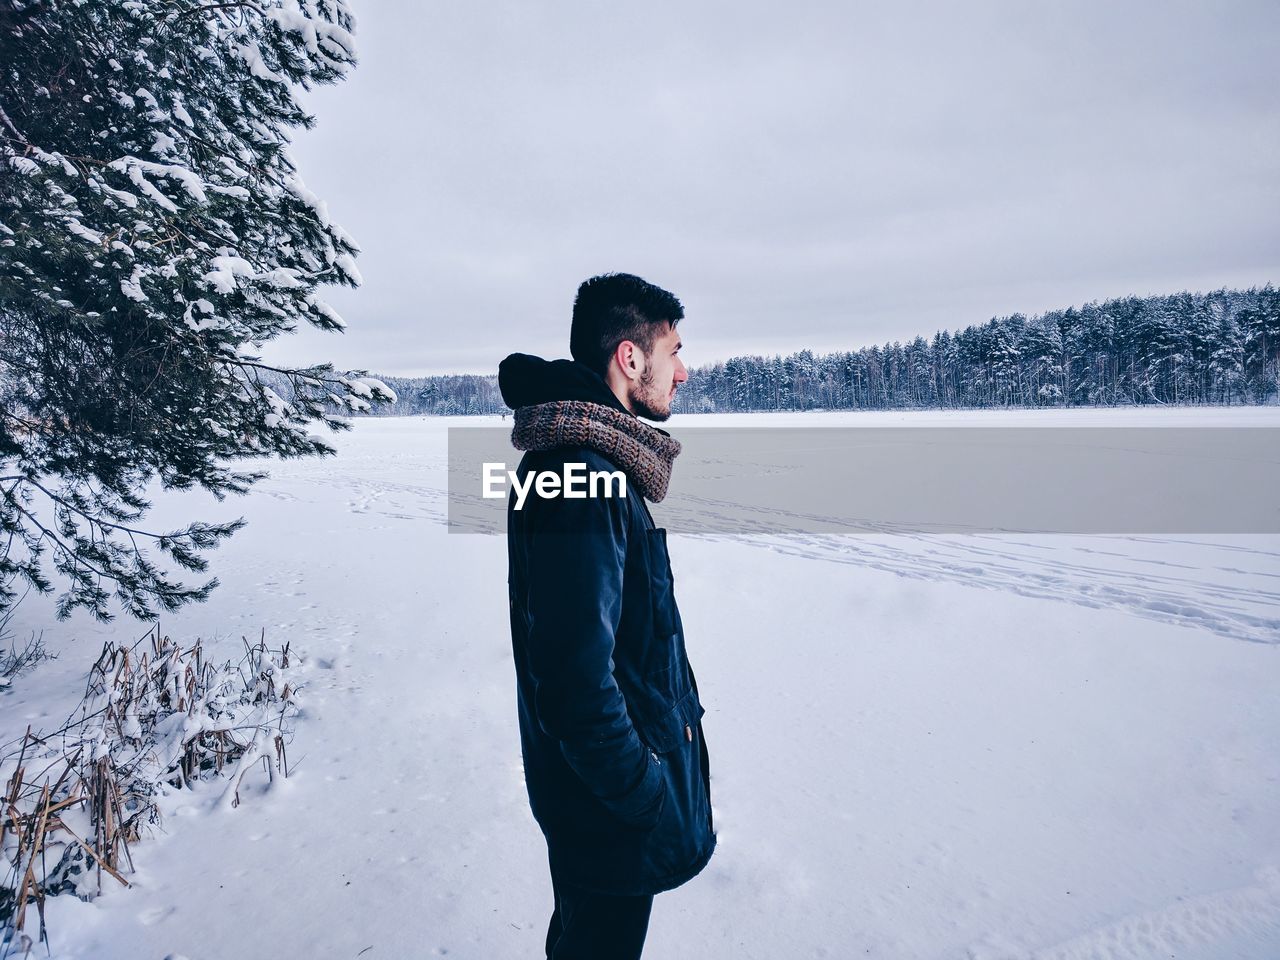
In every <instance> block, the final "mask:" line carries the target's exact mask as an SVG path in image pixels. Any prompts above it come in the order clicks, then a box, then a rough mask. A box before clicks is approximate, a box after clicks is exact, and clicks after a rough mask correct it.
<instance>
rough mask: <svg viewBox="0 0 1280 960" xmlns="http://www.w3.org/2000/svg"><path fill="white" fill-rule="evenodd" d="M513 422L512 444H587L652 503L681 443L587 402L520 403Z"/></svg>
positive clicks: (658, 497) (657, 499) (540, 447)
mask: <svg viewBox="0 0 1280 960" xmlns="http://www.w3.org/2000/svg"><path fill="white" fill-rule="evenodd" d="M515 421H516V425H515V428H514V429H513V430H512V431H511V444H512V446H514V447H515V448H516V449H517V450H552V449H555V448H556V447H590V448H591V449H592V450H595V451H596V452H597V453H600V454H602V455H604V456H606V457H608V458H609V459H610V460H612V461H613V462H614V463H616V464H617V465H618V466H619V467H621V468H622V469H623V471H624V472H625V473H626V474H627V476H628V477H630V478H631V482H632V483H635V484H637V485H638V486H639V487H640V492H641V493H643V494H644V496H645V497H647V498H648V499H649V500H651V501H652V502H654V503H659V502H661V501H662V498H663V497H665V496H666V495H667V482H668V481H669V480H670V479H671V462H672V461H673V460H675V458H676V455H677V454H679V453H680V442H679V441H678V440H676V439H675V438H674V437H671V436H670V435H668V434H666V433H664V432H663V431H661V430H658V429H656V428H654V427H651V426H649V425H648V424H646V423H641V422H640V421H639V420H638V419H636V418H635V417H634V416H632V415H631V414H629V413H623V412H622V411H621V410H615V409H614V408H613V407H607V406H605V405H604V404H602V403H591V402H589V401H586V400H557V401H555V402H554V403H538V404H534V405H533V406H529V407H520V408H518V409H517V410H516V415H515Z"/></svg>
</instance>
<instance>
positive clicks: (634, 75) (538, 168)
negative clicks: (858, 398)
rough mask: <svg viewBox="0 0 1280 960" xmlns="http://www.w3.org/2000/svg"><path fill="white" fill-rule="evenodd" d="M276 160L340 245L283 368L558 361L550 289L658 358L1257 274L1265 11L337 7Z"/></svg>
mask: <svg viewBox="0 0 1280 960" xmlns="http://www.w3.org/2000/svg"><path fill="white" fill-rule="evenodd" d="M351 5H352V8H353V9H354V11H355V14H356V16H357V18H358V25H357V32H356V38H357V42H358V45H359V50H360V57H361V63H360V66H359V67H358V68H357V69H356V71H355V72H354V73H353V74H352V75H351V77H350V78H349V79H348V80H347V81H345V82H344V83H342V84H339V85H338V86H335V87H329V88H324V89H322V90H318V91H315V92H313V93H312V94H310V95H309V96H308V103H309V105H310V107H311V109H312V110H313V111H314V112H315V114H316V116H317V119H318V126H317V127H316V129H315V130H313V131H310V132H300V133H299V135H298V137H297V140H296V144H295V147H294V156H295V159H296V160H297V162H298V165H299V167H300V172H301V174H302V176H303V178H304V179H305V180H306V182H307V184H308V185H309V186H310V187H311V188H312V189H313V190H314V191H315V192H316V193H318V194H319V195H320V196H321V197H323V198H325V199H326V201H327V202H328V205H329V209H330V212H331V213H332V214H333V216H334V218H335V219H336V220H337V221H338V222H339V223H341V224H342V225H343V226H344V227H345V228H346V229H347V230H348V231H349V232H350V233H352V234H353V235H354V236H355V238H356V240H357V241H358V242H359V243H360V245H361V247H362V249H363V253H362V255H361V256H360V258H359V260H358V265H359V267H360V270H361V272H362V273H363V274H364V278H365V284H364V285H363V286H362V287H361V288H359V289H357V290H331V291H329V294H328V297H327V299H328V300H329V301H330V302H331V303H332V304H333V305H334V306H335V307H336V308H337V309H338V310H339V312H340V313H341V314H342V315H343V316H344V317H345V318H346V320H347V322H348V324H349V329H348V330H347V332H346V333H345V334H342V335H340V336H339V335H334V334H321V333H318V332H315V331H306V332H304V333H301V334H299V335H296V336H294V337H290V338H288V339H286V340H284V341H278V342H277V343H275V344H272V345H270V346H269V347H268V348H267V350H266V351H265V356H266V357H267V358H269V359H272V360H278V361H284V362H289V363H304V362H317V361H320V360H331V361H333V362H334V363H335V364H336V365H337V366H339V367H343V368H352V367H361V368H365V369H368V370H370V371H372V372H375V373H384V374H398V375H420V374H427V373H445V372H473V373H491V372H494V371H495V370H496V368H497V364H498V361H499V360H500V359H501V358H502V357H503V356H505V355H506V354H508V353H510V352H512V351H517V350H519V351H523V352H529V353H537V354H540V355H543V356H549V357H550V356H567V355H568V338H569V313H570V309H571V305H572V301H573V295H574V292H575V290H576V289H577V286H578V284H579V283H580V282H581V281H582V280H584V279H586V278H587V277H588V276H591V275H593V274H596V273H602V272H605V271H615V270H616V271H626V272H630V273H638V274H640V275H641V276H643V277H645V278H646V279H647V280H650V281H652V282H654V283H657V284H659V285H660V286H664V287H666V288H668V289H669V290H671V291H673V292H674V293H675V294H676V295H677V296H679V297H680V298H681V299H682V300H683V301H684V304H685V311H686V317H687V318H686V320H685V321H684V322H683V323H682V324H681V334H682V339H683V341H684V343H685V349H684V351H683V352H682V355H683V356H684V357H685V360H686V362H688V363H690V364H691V365H697V364H701V363H705V362H711V361H715V360H722V359H725V358H726V357H729V356H732V355H735V354H743V353H774V352H780V353H787V352H791V351H793V350H799V349H802V348H804V347H810V348H813V349H816V350H833V349H846V348H856V347H860V346H863V345H866V344H869V343H873V342H884V341H886V340H890V339H905V338H910V337H912V336H914V335H915V334H917V333H920V334H924V335H926V336H927V335H931V334H932V333H933V332H934V330H936V329H938V328H940V327H947V328H950V329H956V328H959V327H964V326H966V325H968V324H971V323H980V322H982V321H984V320H986V319H988V318H989V317H991V316H993V315H1003V314H1007V313H1012V312H1015V311H1022V312H1025V313H1034V312H1039V311H1042V310H1045V309H1050V308H1054V307H1065V306H1069V305H1071V304H1079V303H1083V302H1085V301H1088V300H1093V299H1102V298H1105V297H1108V296H1118V295H1123V294H1127V293H1137V294H1148V293H1166V292H1173V291H1176V290H1180V289H1184V288H1185V289H1209V288H1213V287H1217V286H1221V285H1232V286H1248V285H1251V284H1258V285H1260V284H1263V283H1265V282H1267V281H1272V282H1280V227H1278V226H1277V224H1280V95H1277V93H1276V91H1277V90H1280V56H1278V55H1277V52H1276V50H1277V47H1276V40H1277V38H1278V37H1280V4H1276V3H1274V2H1254V3H1245V2H1240V3H1236V2H1221V3H1203V2H1196V3H1185V2H1146V0H1144V2H1138V3H1126V4H1117V3H1110V2H1108V3H1093V2H1090V3H1079V2H1073V3H1052V4H1049V3H1043V4H1041V3H1026V2H1025V0H1023V2H1018V3H967V4H956V3H951V2H941V3H895V4H888V3H886V4H862V3H853V2H829V3H814V2H804V0H800V2H789V3H786V4H777V3H763V2H758V0H733V2H685V3H683V4H679V3H668V2H656V3H655V2H650V3H646V4H643V5H640V4H637V5H631V6H623V5H619V4H603V3H582V2H578V0H573V2H568V0H558V2H556V3H554V4H551V3H547V4H531V3H527V2H525V3H484V2H474V3H418V2H411V0H351Z"/></svg>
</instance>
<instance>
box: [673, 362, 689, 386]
mask: <svg viewBox="0 0 1280 960" xmlns="http://www.w3.org/2000/svg"><path fill="white" fill-rule="evenodd" d="M688 379H689V371H688V370H686V369H685V367H684V361H683V360H681V359H680V358H679V357H676V383H684V382H685V381H686V380H688Z"/></svg>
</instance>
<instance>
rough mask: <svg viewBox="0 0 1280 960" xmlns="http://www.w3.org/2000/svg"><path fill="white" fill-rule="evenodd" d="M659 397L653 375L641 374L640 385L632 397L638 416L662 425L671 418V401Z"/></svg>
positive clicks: (649, 372) (649, 373)
mask: <svg viewBox="0 0 1280 960" xmlns="http://www.w3.org/2000/svg"><path fill="white" fill-rule="evenodd" d="M663 401H664V398H662V397H659V396H658V394H657V391H656V390H655V389H654V387H653V373H652V372H651V371H650V370H647V369H646V370H645V372H644V373H642V374H640V385H639V387H638V388H637V389H636V391H635V393H633V394H632V395H631V405H632V406H633V407H635V411H636V416H638V417H644V418H645V419H646V420H653V421H656V422H658V423H662V422H663V421H664V420H667V419H669V418H670V416H671V400H670V398H666V401H665V403H664V402H663Z"/></svg>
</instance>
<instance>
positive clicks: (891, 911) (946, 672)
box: [0, 408, 1280, 960]
mask: <svg viewBox="0 0 1280 960" xmlns="http://www.w3.org/2000/svg"><path fill="white" fill-rule="evenodd" d="M494 422H496V421H494ZM821 422H832V423H841V424H849V423H858V424H865V423H876V422H881V423H886V424H893V425H902V424H903V423H919V424H927V425H931V426H938V425H947V424H952V425H955V426H957V427H961V426H966V425H973V424H981V425H986V426H989V425H995V424H1005V423H1008V424H1018V425H1027V424H1029V423H1035V424H1042V423H1046V422H1059V423H1069V424H1071V425H1081V426H1083V425H1090V426H1092V425H1098V424H1116V425H1121V424H1123V425H1126V426H1131V425H1140V424H1151V423H1156V424H1165V423H1167V424H1170V425H1174V424H1176V425H1179V426H1189V425H1199V424H1221V425H1269V426H1280V409H1277V408H1270V409H1236V410H1168V411H1137V412H1130V411H1082V412H1075V411H1064V412H1054V413H1030V412H1017V413H1007V414H1006V413H994V414H976V413H923V414H903V413H889V414H878V415H849V414H841V415H830V414H804V415H790V416H786V415H784V416H768V415H762V416H736V417H701V418H686V419H684V420H683V421H682V420H681V419H679V418H677V419H675V420H673V421H671V423H670V427H671V428H672V429H675V430H679V429H682V428H685V427H701V426H711V425H716V426H724V425H726V424H727V423H741V424H744V425H748V424H749V425H752V426H767V425H784V424H800V425H805V426H812V425H817V424H819V423H821ZM476 423H477V421H476V420H474V419H467V420H452V421H451V420H447V419H434V420H422V419H397V420H365V421H360V422H357V423H356V428H355V430H354V431H353V432H352V433H350V434H345V435H341V436H338V437H336V438H335V439H334V442H335V443H336V444H337V445H338V446H339V448H340V453H339V455H338V457H336V458H330V459H328V460H325V461H307V462H290V463H283V464H279V465H276V466H275V467H274V468H273V470H272V477H271V479H269V480H267V481H265V482H263V483H262V484H260V485H259V486H258V487H257V488H256V489H255V491H254V493H253V494H252V495H251V496H250V497H249V498H248V499H242V500H239V501H236V502H227V503H224V504H215V503H212V502H209V501H207V499H204V498H200V497H196V496H191V495H181V496H179V495H166V496H165V497H164V498H162V499H161V500H160V501H159V502H158V503H157V508H156V510H155V512H154V513H153V516H152V520H151V523H150V527H151V528H153V529H155V528H160V527H164V526H168V525H170V524H172V525H177V524H178V522H179V521H185V520H190V519H193V518H195V517H199V518H201V519H210V520H212V519H220V518H225V517H233V516H238V515H244V516H246V517H247V518H248V519H249V526H248V527H247V528H246V529H245V530H243V531H241V532H240V533H239V534H237V535H236V536H235V537H233V538H232V540H231V541H230V542H229V544H228V545H227V546H226V547H224V548H223V549H222V550H220V551H218V552H217V553H214V554H212V555H211V560H212V567H213V570H214V572H216V573H217V574H218V575H219V576H220V577H221V579H222V582H223V585H222V587H221V588H220V589H219V590H218V591H216V592H215V594H214V596H213V599H212V600H211V601H210V602H209V603H207V604H205V605H203V606H200V607H197V608H194V609H190V610H187V611H185V612H183V613H182V614H181V615H178V616H173V617H169V618H167V619H165V620H164V622H163V624H162V626H163V628H164V630H165V632H168V633H170V634H171V635H173V636H174V637H181V638H184V639H186V640H189V639H193V638H195V637H196V636H201V637H204V638H206V642H208V641H209V640H210V639H213V638H216V639H217V643H216V644H215V645H214V647H213V650H214V652H215V653H216V652H218V651H219V650H222V651H224V655H225V656H228V657H230V656H234V655H236V654H237V652H238V651H239V650H240V649H242V647H241V641H240V637H241V635H245V636H249V637H251V638H256V637H257V636H258V635H259V633H260V631H262V630H263V629H264V628H265V631H266V636H267V640H268V642H269V643H270V644H271V645H272V646H278V645H279V644H281V643H283V642H284V641H286V640H289V641H291V643H292V645H293V648H294V650H295V651H300V652H301V653H302V654H303V656H304V658H305V661H306V662H305V668H304V672H305V676H306V678H307V682H308V686H307V687H306V689H305V690H304V692H303V697H304V704H305V709H304V711H303V717H302V719H301V721H300V722H299V725H298V729H297V736H296V738H295V740H294V742H293V744H292V745H291V747H290V758H291V762H292V763H293V764H294V765H295V767H296V772H295V773H294V775H293V776H292V777H291V778H290V779H289V780H288V781H286V782H284V783H280V784H277V786H276V787H274V788H272V789H271V790H269V791H263V790H255V791H249V792H248V796H247V798H246V800H245V802H244V804H242V805H241V806H240V807H239V808H238V809H236V810H232V811H222V810H217V809H214V808H213V799H214V797H215V796H216V795H217V794H218V793H219V792H220V790H221V785H219V784H213V785H210V786H208V787H206V788H202V789H201V790H199V791H197V792H194V793H191V792H186V793H174V794H172V795H171V796H170V797H168V798H167V799H166V800H165V802H164V807H165V810H166V811H167V817H166V821H165V824H164V833H163V834H162V835H160V836H159V837H157V838H155V839H152V840H149V841H146V842H144V843H142V844H138V845H136V846H135V847H134V849H133V857H134V860H135V863H136V864H137V867H138V872H137V874H136V875H134V876H133V877H132V880H133V884H134V886H133V889H131V890H121V889H109V890H108V892H107V893H106V894H105V895H104V896H103V897H101V898H100V899H99V900H97V901H95V902H93V903H90V904H85V903H81V902H79V901H77V900H75V899H73V898H69V897H61V898H58V899H56V900H54V901H51V902H50V908H49V911H48V915H49V924H50V929H51V938H52V945H53V953H54V956H56V957H68V958H69V957H76V958H103V960H109V958H121V960H124V958H128V960H135V958H156V960H160V958H162V957H166V956H170V955H172V956H174V957H186V958H190V960H223V958H225V960H248V958H277V957H295V956H298V957H301V956H308V957H318V958H330V957H332V958H354V957H357V956H359V957H364V958H368V960H377V958H379V957H384V958H396V960H402V958H410V957H427V956H446V955H447V956H451V957H461V958H476V960H502V958H508V957H510V958H520V957H536V956H541V945H542V940H543V936H544V933H545V929H546V921H547V919H548V917H549V915H550V912H551V890H550V882H549V879H548V877H547V875H546V867H545V849H544V847H543V845H542V841H541V836H540V834H539V833H538V831H537V828H536V826H535V825H534V823H533V820H532V818H531V817H530V815H529V812H528V807H527V802H526V798H525V793H524V785H523V780H522V776H521V765H520V754H519V739H518V735H517V728H516V713H515V683H514V670H513V668H512V664H511V660H510V644H509V635H508V625H507V604H506V598H505V594H506V583H505V580H506V551H505V542H504V541H503V540H502V539H501V538H498V537H484V536H474V535H470V536H464V535H449V534H447V533H446V532H445V530H444V526H443V520H444V516H445V510H446V497H445V489H444V487H445V437H446V433H445V431H446V428H447V427H448V426H449V425H451V424H461V425H474V424H476ZM507 423H510V421H509V420H508V421H507ZM672 483H673V488H678V486H679V483H680V463H679V461H678V460H677V462H676V466H675V471H674V475H673V480H672ZM654 513H655V517H656V519H657V520H658V522H659V523H660V524H661V523H663V522H664V521H663V516H662V506H661V505H658V506H657V507H656V508H655V509H654ZM671 553H672V560H673V564H674V567H675V573H676V578H677V598H678V601H679V603H680V609H681V612H682V615H683V619H684V623H685V628H686V633H687V640H688V645H689V651H690V657H691V659H692V661H693V664H694V667H695V669H696V670H697V672H698V679H699V685H700V688H701V691H702V694H703V700H704V702H705V705H706V707H707V715H706V717H705V719H704V724H705V728H706V736H707V742H708V745H709V748H710V751H711V762H712V777H713V779H712V788H713V799H714V802H715V813H716V820H717V826H718V829H719V833H720V846H719V849H718V852H717V854H716V856H715V857H714V858H713V860H712V862H711V865H710V866H709V867H708V868H707V870H706V871H705V872H704V873H703V874H702V875H701V876H699V877H698V878H696V879H695V880H694V881H692V882H691V883H690V884H688V885H687V886H685V887H683V888H681V889H679V890H677V891H675V892H672V893H668V894H664V895H662V896H661V897H659V898H658V899H657V901H656V903H655V907H654V914H653V921H652V925H651V928H650V936H649V945H648V949H647V951H646V957H651V958H655V960H659V958H677V957H697V958H699V960H728V958H734V960H740V958H762V960H765V958H767V960H779V958H799V957H828V958H853V957H883V958H892V960H911V958H938V960H942V958H963V960H1014V958H1036V960H1049V958H1055V960H1056V958H1062V960H1084V958H1094V957H1097V958H1113V960H1137V958H1157V957H1159V958H1167V957H1176V958H1178V960H1209V958H1228V957H1231V958H1236V957H1241V958H1258V960H1275V958H1278V957H1280V537H1261V536H1255V537H1242V536H1237V537H1230V538H1224V537H1178V538H1151V537H1145V538H1120V537H1026V536H1020V537H948V538H943V537H923V536H912V537H848V538H839V537H814V536H810V537H794V538H780V537H773V538H765V537H759V538H754V539H751V540H742V539H729V538H717V539H712V538H703V539H698V538H692V537H688V536H681V535H679V533H678V531H673V533H672V537H671ZM50 609H51V603H49V602H47V601H44V600H34V599H32V598H28V600H27V601H26V603H24V604H23V606H22V608H21V609H20V613H19V616H18V618H17V619H18V621H19V622H18V623H16V624H15V630H16V633H17V635H18V637H19V639H22V638H23V637H25V635H26V634H27V633H28V632H29V631H31V630H38V629H41V628H43V629H44V636H45V640H46V643H47V645H48V646H49V647H50V648H51V649H53V650H55V651H58V652H59V659H58V660H56V661H54V662H51V663H46V664H44V665H42V666H41V667H39V668H38V669H37V670H36V671H35V672H34V673H33V674H31V675H29V676H27V677H24V678H22V679H20V680H19V681H17V682H16V683H15V685H14V687H13V689H11V690H9V691H7V692H6V693H4V694H3V696H0V735H3V738H4V739H5V740H8V739H10V738H13V737H16V736H20V735H21V734H22V732H23V731H24V730H25V728H26V725H27V724H28V723H30V724H32V725H33V726H35V727H37V728H38V727H40V726H42V725H44V726H53V725H56V724H57V723H58V722H59V721H61V720H62V719H63V718H64V717H65V715H66V714H67V712H68V711H69V709H70V707H71V706H72V704H73V702H74V701H75V698H76V696H77V694H78V692H79V690H80V689H81V687H82V685H83V678H84V675H85V673H86V671H87V669H88V667H89V665H90V663H91V662H92V660H93V659H94V658H95V657H96V655H97V653H98V651H99V649H100V648H101V645H102V642H103V641H104V640H105V639H107V638H114V639H116V640H123V639H125V638H131V637H134V636H139V635H141V634H143V633H144V632H145V630H146V627H145V625H141V624H135V623H133V622H126V621H121V622H118V623H116V624H114V625H107V626H104V625H99V624H96V623H94V622H92V621H91V620H89V619H87V618H85V617H84V615H83V614H82V613H81V614H77V618H76V619H74V620H72V621H70V622H69V623H61V624H60V623H56V622H55V621H53V620H52V617H51V616H50V615H48V611H49V610H50Z"/></svg>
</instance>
